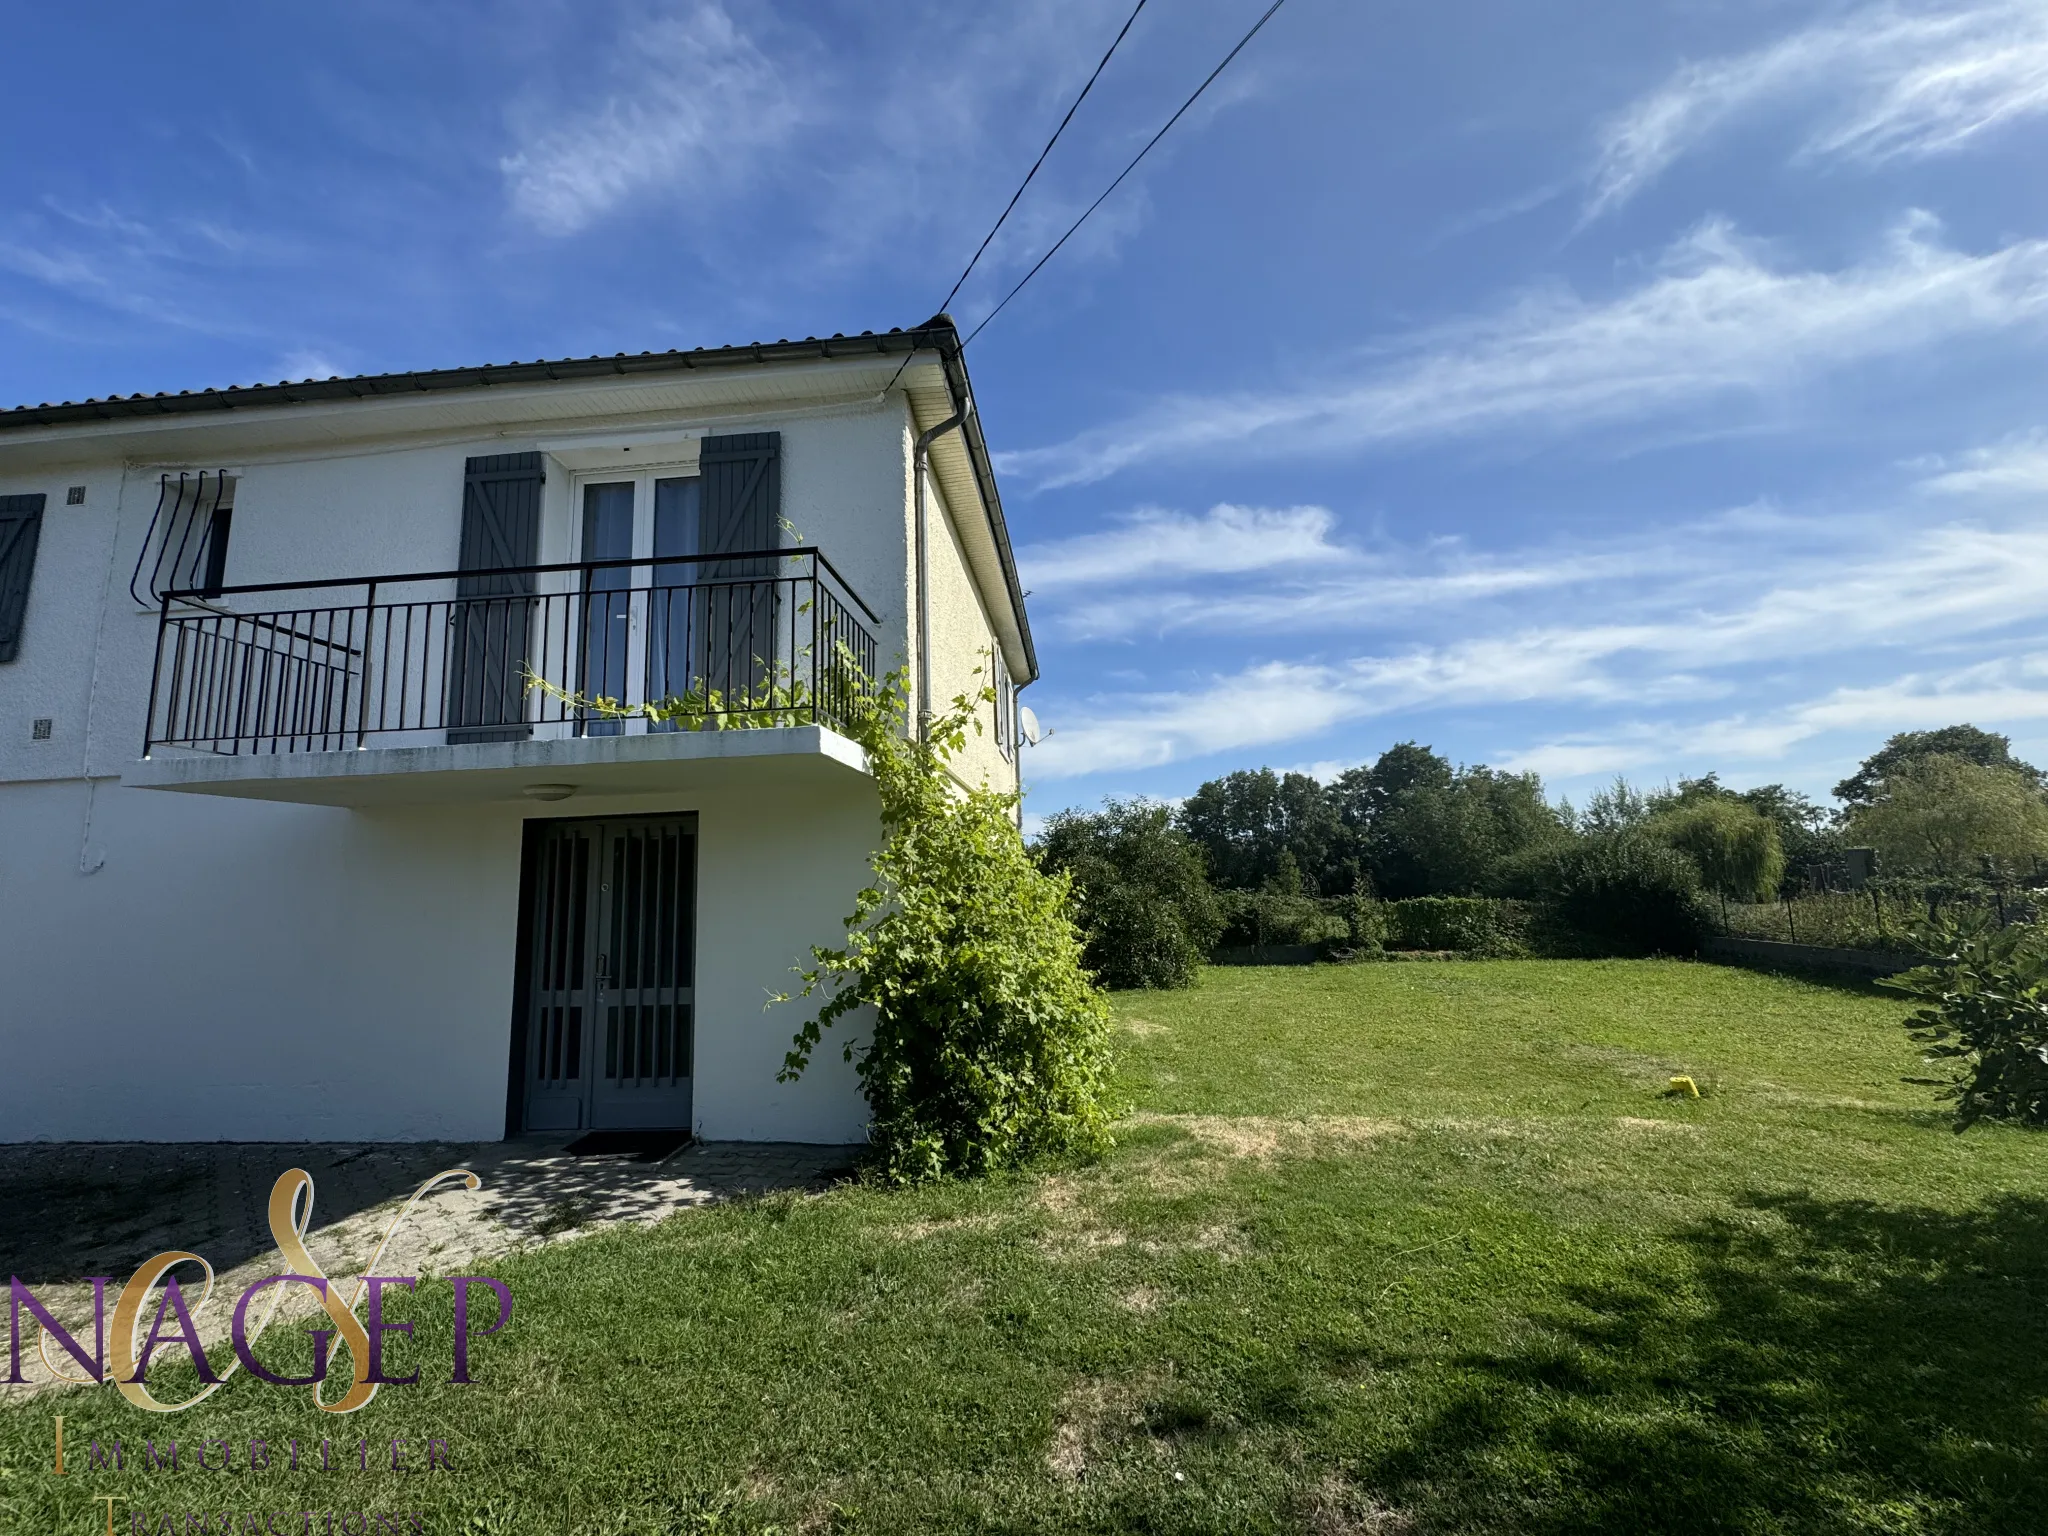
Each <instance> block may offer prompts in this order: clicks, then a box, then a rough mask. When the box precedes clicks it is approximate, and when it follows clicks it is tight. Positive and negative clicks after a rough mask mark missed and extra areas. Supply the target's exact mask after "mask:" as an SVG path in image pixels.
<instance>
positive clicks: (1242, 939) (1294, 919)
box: [1218, 891, 1354, 949]
mask: <svg viewBox="0 0 2048 1536" xmlns="http://www.w3.org/2000/svg"><path fill="white" fill-rule="evenodd" d="M1218 897H1219V901H1220V905H1221V907H1222V912H1223V932H1222V934H1221V936H1220V939H1219V944H1220V947H1222V948H1224V949H1248V948H1251V947H1252V946H1254V945H1259V946H1264V945H1268V944H1321V945H1326V946H1329V945H1345V944H1349V943H1350V942H1351V939H1352V924H1351V921H1350V918H1349V917H1348V916H1347V913H1346V910H1345V909H1347V908H1349V907H1350V906H1352V905H1353V904H1354V898H1351V897H1338V898H1336V899H1333V900H1325V901H1319V900H1317V899H1316V898H1315V897H1313V896H1289V895H1285V894H1283V893H1281V892H1278V891H1222V892H1219V893H1218Z"/></svg>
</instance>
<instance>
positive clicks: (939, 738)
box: [781, 672, 1110, 1183]
mask: <svg viewBox="0 0 2048 1536" xmlns="http://www.w3.org/2000/svg"><path fill="white" fill-rule="evenodd" d="M992 697H993V692H992V690H988V689H983V690H981V691H980V693H978V694H977V695H975V696H972V697H965V696H963V697H961V698H956V699H955V700H954V701H953V705H952V708H951V709H950V710H948V711H947V713H946V714H944V715H943V716H941V717H940V718H938V719H935V720H933V721H932V722H931V725H930V728H929V736H928V739H927V740H926V741H924V742H919V741H917V740H915V739H912V738H908V737H906V735H905V732H904V722H905V719H906V717H907V691H906V689H905V687H904V680H903V675H902V674H901V673H900V672H898V673H895V674H892V675H891V676H890V677H889V678H888V679H886V680H885V682H884V683H883V685H882V686H881V687H879V688H878V689H876V690H875V691H874V693H873V696H872V697H871V698H870V700H869V701H868V702H867V703H866V704H865V705H864V707H863V709H862V711H861V713H860V716H859V718H858V720H857V722H856V723H855V725H854V728H853V731H852V732H851V734H852V735H853V736H854V738H855V739H856V740H858V741H859V742H860V744H861V745H862V746H863V747H865V748H866V749H867V754H868V762H869V766H870V770H871V771H872V773H873V774H874V778H875V784H876V788H877V789H878V790H879V792H880V797H881V814H882V828H883V834H884V836H883V843H882V846H881V848H880V849H879V850H877V851H876V853H875V854H874V855H873V857H872V859H871V860H870V863H871V865H872V867H873V870H874V876H875V878H874V883H873V884H872V885H870V886H868V887H866V888H865V889H863V890H862V891H861V892H860V894H859V896H858V897H857V898H856V899H855V903H854V910H853V914H852V915H851V916H850V917H848V918H847V920H846V930H847V937H846V945H845V947H844V948H843V949H814V950H813V951H812V956H813V959H814V961H815V964H814V965H813V966H812V967H811V968H810V969H809V970H806V971H803V972H801V973H800V975H801V980H802V988H801V991H800V993H799V994H798V995H799V996H804V997H809V996H812V995H813V994H815V993H817V992H819V991H828V992H829V993H830V995H829V997H828V998H827V999H826V1001H825V1003H824V1005H823V1007H821V1008H820V1009H819V1011H818V1013H817V1015H816V1016H815V1017H814V1018H812V1019H811V1020H809V1021H808V1022H807V1023H806V1024H805V1025H804V1026H803V1028H802V1029H801V1030H799V1031H798V1033H797V1036H796V1039H795V1042H794V1043H793V1045H792V1046H791V1049H790V1051H789V1054H788V1056H787V1058H786V1059H785V1061H784V1065H783V1070H782V1073H781V1077H782V1079H783V1080H784V1081H789V1080H792V1079H794V1078H796V1077H797V1076H799V1075H800V1074H801V1073H802V1072H803V1071H804V1069H805V1067H806V1066H807V1065H808V1064H809V1062H810V1057H811V1053H812V1051H813V1050H815V1049H816V1047H817V1046H818V1044H819V1042H820V1040H821V1038H822V1036H823V1032H824V1031H825V1030H826V1029H829V1028H830V1027H831V1026H832V1025H833V1024H834V1023H836V1022H838V1021H839V1020H840V1019H842V1018H844V1017H845V1016H846V1015H847V1014H848V1013H850V1012H852V1011H853V1010H854V1009H856V1008H860V1007H867V1008H871V1009H872V1010H873V1014H874V1031H873V1036H872V1039H871V1040H870V1041H869V1043H868V1045H867V1046H866V1048H865V1049H863V1050H862V1051H860V1053H859V1056H858V1065H859V1072H860V1081H861V1087H862V1089H863V1090H864V1091H865V1093H866V1095H867V1100H868V1105H869V1107H870V1109H871V1110H872V1112H873V1121H872V1124H871V1126H870V1128H869V1140H870V1143H871V1147H872V1155H873V1160H874V1166H875V1169H876V1171H877V1172H878V1173H879V1174H880V1176H881V1177H883V1178H884V1179H886V1180H889V1181H891V1182H896V1183H906V1182H912V1181H916V1180H920V1179H928V1178H933V1177H938V1176H942V1175H948V1174H963V1175H974V1174H981V1173H985V1172H988V1171H991V1170H994V1169H997V1168H1002V1167H1007V1166H1014V1165H1017V1164H1020V1163H1024V1162H1028V1161H1031V1160H1033V1159H1036V1158H1039V1157H1042V1156H1047V1155H1053V1154H1084V1155H1085V1154H1092V1153H1097V1152H1100V1151H1102V1150H1103V1149H1105V1148H1106V1147H1107V1146H1108V1145H1109V1128H1108V1127H1109V1118H1110V1105H1109V1091H1108V1079H1109V1067H1110V1058H1109V1008H1108V1004H1107V1002H1106V1001H1105V999H1104V998H1103V995H1102V993H1101V992H1100V991H1098V990H1097V989H1096V987H1095V985H1094V983H1093V982H1092V981H1091V980H1090V979H1089V976H1088V973H1087V971H1086V970H1085V969H1084V968H1083V966H1082V962H1081V940H1080V936H1079V935H1078V934H1077V933H1076V932H1075V930H1074V924H1073V921H1072V919H1071V917H1070V916H1069V885H1068V881H1067V878H1066V877H1065V876H1064V875H1048V874H1046V873H1045V872H1044V871H1042V870H1041V869H1040V868H1039V867H1038V865H1037V863H1036V862H1035V861H1034V860H1033V859H1032V857H1031V854H1030V852H1029V851H1028V850H1027V849H1026V848H1025V846H1024V840H1023V838H1022V837H1021V836H1020V835H1019V834H1018V831H1017V825H1016V808H1017V796H1016V795H1015V794H998V793H996V792H994V791H992V790H988V789H969V790H967V791H965V792H964V793H963V792H962V791H961V790H960V789H959V787H958V786H957V784H956V783H955V781H954V780H953V778H952V776H951V775H950V774H949V773H948V772H947V768H946V765H947V762H948V761H949V760H950V759H951V758H952V757H953V756H954V755H955V754H956V753H958V752H959V750H960V749H961V747H962V746H963V745H964V744H965V740H966V734H965V733H966V730H967V728H968V727H969V725H970V724H971V725H972V726H973V728H974V729H975V730H976V731H979V730H980V729H981V726H980V723H979V720H978V719H977V718H976V711H977V710H978V709H979V708H980V707H981V706H983V705H985V704H987V703H988V702H989V700H990V699H991V698H992ZM846 1057H847V1059H848V1060H850V1061H851V1060H854V1059H855V1050H854V1046H853V1044H852V1043H851V1042H849V1043H848V1045H847V1047H846Z"/></svg>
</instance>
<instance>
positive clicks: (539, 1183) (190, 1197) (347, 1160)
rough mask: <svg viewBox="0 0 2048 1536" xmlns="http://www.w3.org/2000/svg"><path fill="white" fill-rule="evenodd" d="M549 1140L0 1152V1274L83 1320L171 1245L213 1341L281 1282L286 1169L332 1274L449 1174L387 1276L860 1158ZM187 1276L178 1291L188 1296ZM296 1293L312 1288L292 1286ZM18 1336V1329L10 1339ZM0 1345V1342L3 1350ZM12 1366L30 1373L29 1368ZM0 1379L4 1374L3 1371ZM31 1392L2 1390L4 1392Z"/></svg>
mask: <svg viewBox="0 0 2048 1536" xmlns="http://www.w3.org/2000/svg"><path fill="white" fill-rule="evenodd" d="M563 1145H564V1143H563V1142H562V1141H561V1140H559V1139H549V1140H534V1139H528V1140H521V1141H500V1142H483V1143H475V1142H471V1143H449V1142H438V1143H432V1142H426V1143H423V1142H408V1143H373V1144H367V1145H357V1146H347V1145H336V1144H333V1143H317V1144H306V1143H298V1144H292V1143H259V1142H209V1143H192V1142H177V1143H163V1142H157V1143H147V1142H125V1143H110V1142H68V1143H16V1144H12V1145H0V1277H4V1276H9V1275H19V1276H20V1277H21V1279H22V1280H23V1281H24V1282H25V1283H27V1284H29V1285H30V1286H32V1287H33V1288H34V1289H35V1292H36V1294H37V1296H38V1297H39V1298H41V1299H43V1300H44V1301H45V1302H46V1303H47V1304H50V1305H52V1306H53V1308H54V1309H55V1311H56V1312H57V1315H58V1316H59V1317H60V1318H63V1319H66V1320H67V1321H68V1320H70V1319H74V1318H75V1319H78V1320H81V1321H85V1322H86V1323H87V1325H88V1327H89V1326H90V1317H91V1291H90V1288H89V1287H88V1286H86V1285H84V1284H82V1283H81V1282H83V1281H84V1280H86V1279H87V1278H89V1277H91V1276H94V1275H106V1276H109V1277H111V1280H112V1283H111V1284H110V1285H109V1287H108V1290H109V1293H110V1294H109V1298H108V1301H109V1305H110V1306H111V1304H112V1294H111V1293H113V1292H114V1291H117V1290H118V1289H119V1287H120V1286H121V1285H122V1284H123V1283H124V1282H125V1281H126V1280H127V1277H128V1276H129V1275H130V1274H132V1273H134V1271H135V1268H136V1266H137V1265H139V1264H141V1263H142V1262H143V1261H144V1260H145V1259H147V1258H149V1257H150V1256H151V1255H153V1254H157V1253H162V1252H165V1251H166V1250H169V1249H184V1250H186V1251H188V1252H192V1253H197V1254H199V1255H201V1256H202V1257H204V1258H205V1259H206V1260H207V1261H208V1262H209V1263H211V1264H212V1265H213V1267H214V1270H215V1272H216V1274H218V1275H219V1276H220V1277H221V1281H222V1286H221V1292H222V1293H224V1296H225V1299H221V1293H217V1298H216V1300H215V1301H214V1302H213V1303H212V1304H210V1305H209V1306H208V1307H207V1309H206V1317H205V1318H204V1319H202V1322H201V1332H202V1334H203V1335H205V1336H206V1337H207V1338H208V1339H209V1341H210V1340H212V1339H213V1338H216V1337H224V1336H225V1321H224V1314H225V1312H226V1310H227V1309H228V1308H229V1307H231V1306H232V1305H233V1298H234V1297H235V1296H237V1295H239V1294H240V1292H241V1290H242V1288H243V1287H244V1286H245V1285H247V1284H248V1283H249V1282H250V1281H251V1280H253V1279H256V1278H258V1277H259V1276H262V1275H267V1274H274V1273H277V1272H278V1269H279V1267H280V1266H279V1262H278V1258H277V1253H276V1247H275V1244H274V1243H273V1242H272V1240H271V1236H270V1227H269V1222H268V1220H267V1217H266V1210H267V1206H268V1202H269V1198H270V1190H271V1186H272V1184H273V1183H274V1182H275V1181H276V1179H277V1176H278V1175H279V1174H281V1173H283V1172H284V1171H285V1170H286V1169H288V1168H303V1169H305V1170H306V1171H307V1172H308V1173H310V1174H311V1175H312V1176H313V1192H314V1207H313V1221H312V1227H311V1230H310V1231H309V1233H308V1236H307V1247H308V1248H309V1249H310V1250H311V1251H312V1254H313V1256H314V1258H315V1260H316V1261H317V1262H318V1263H319V1264H320V1266H321V1268H322V1269H323V1270H324V1271H325V1272H326V1273H327V1274H328V1275H329V1276H332V1277H336V1278H340V1277H353V1276H356V1275H360V1274H362V1273H363V1272H364V1269H365V1266H366V1265H367V1264H368V1263H369V1261H370V1258H371V1255H372V1254H373V1253H374V1252H375V1251H376V1248H377V1244H378V1243H379V1241H380V1240H382V1238H383V1236H384V1234H385V1232H386V1231H387V1229H389V1228H390V1226H391V1223H392V1219H393V1218H394V1217H395V1216H397V1214H398V1213H399V1211H400V1209H401V1208H402V1207H403V1205H404V1203H405V1201H406V1199H407V1198H408V1197H409V1196H410V1195H411V1194H412V1192H413V1191H414V1190H415V1189H417V1188H418V1187H419V1186H420V1184H421V1183H422V1182H423V1181H425V1180H427V1179H429V1178H432V1177H433V1176H434V1175H435V1174H437V1173H440V1172H442V1171H443V1170H446V1169H453V1168H467V1169H469V1170H470V1171H471V1172H473V1173H475V1174H476V1175H477V1176H478V1177H479V1178H480V1179H481V1180H482V1187H481V1188H479V1189H477V1190H475V1191H470V1190H468V1189H465V1188H464V1187H463V1185H462V1183H461V1181H459V1180H451V1181H449V1183H448V1184H446V1185H444V1186H442V1187H441V1188H440V1189H438V1190H437V1191H435V1192H434V1193H433V1194H431V1195H429V1196H427V1197H426V1198H425V1199H424V1200H422V1201H421V1202H420V1203H419V1204H418V1205H417V1206H416V1207H415V1208H414V1209H413V1211H412V1213H411V1214H410V1215H409V1216H407V1217H406V1218H405V1220H404V1221H403V1223H401V1224H400V1226H399V1227H398V1229H397V1232H396V1234H395V1236H393V1238H392V1239H391V1242H390V1245H389V1247H388V1248H386V1250H385V1253H384V1256H383V1258H382V1259H380V1260H379V1261H378V1264H377V1270H378V1272H379V1273H381V1274H387V1275H437V1274H438V1275H445V1274H460V1273H465V1272H468V1273H475V1272H478V1271H477V1268H476V1267H477V1266H478V1265H480V1264H482V1263H483V1262H484V1261H486V1260H489V1259H491V1258H493V1257H496V1256H498V1255H501V1254H504V1253H507V1252H510V1251H512V1250H515V1249H519V1248H526V1247H532V1246H535V1245H537V1244H541V1243H546V1242H553V1241H560V1240H562V1239H564V1238H567V1237H570V1236H573V1235H576V1234H578V1233H583V1232H589V1231H593V1230H596V1229H598V1228H602V1227H607V1226H615V1225H618V1224H620V1223H623V1222H635V1223H640V1224H648V1223H652V1222H656V1221H659V1220H661V1219H662V1218H664V1217H666V1216H670V1215H673V1214H675V1213H676V1212H678V1211H682V1210H687V1209H690V1208H693V1207H696V1206H701V1205H709V1204H712V1203H714V1202H716V1201H720V1200H729V1199H733V1198H736V1197H739V1196H744V1195H750V1194H762V1193H768V1192H771V1191H774V1190H784V1189H804V1188H817V1187H821V1186H823V1185H825V1184H827V1183H830V1182H832V1181H833V1180H834V1179H836V1178H838V1177H841V1176H843V1174H844V1172H845V1171H846V1170H847V1168H848V1167H849V1165H850V1163H851V1161H852V1158H853V1154H854V1152H855V1151H856V1150H857V1149H856V1148H851V1147H820V1146H807V1145H800V1144H795V1143H780V1142H708V1143H706V1142H698V1143H693V1144H692V1145H690V1146H688V1147H685V1148H683V1149H682V1150H680V1151H678V1152H675V1153H673V1154H671V1155H670V1156H669V1157H667V1158H665V1159H664V1160H662V1161H661V1162H658V1163H642V1162H638V1161H636V1160H634V1159H633V1158H632V1157H630V1156H600V1157H570V1156H568V1155H567V1154H566V1153H564V1152H563V1150H562V1147H563ZM196 1281H197V1275H196V1272H190V1271H181V1272H180V1282H181V1284H189V1285H193V1286H194V1288H195V1289H196ZM287 1289H288V1290H289V1291H291V1292H292V1293H294V1295H293V1300H292V1301H291V1302H288V1303H287V1305H286V1307H285V1308H284V1309H283V1310H281V1311H280V1313H279V1316H280V1317H281V1318H283V1317H289V1316H292V1315H294V1314H295V1313H297V1312H300V1311H304V1310H307V1307H306V1306H305V1305H303V1304H296V1303H297V1298H298V1297H300V1296H304V1297H306V1298H307V1300H308V1301H309V1302H310V1299H311V1293H310V1292H308V1291H307V1290H306V1289H305V1288H304V1287H288V1288H287ZM30 1332H31V1330H29V1329H24V1339H23V1343H24V1346H27V1343H28V1336H29V1334H30ZM5 1347H6V1340H5V1338H4V1337H0V1350H4V1349H5ZM31 1353H32V1350H31V1349H29V1348H27V1347H25V1348H24V1351H23V1354H24V1362H23V1365H24V1372H25V1374H28V1375H30V1376H31V1377H35V1378H39V1379H40V1378H43V1377H44V1372H43V1371H42V1368H41V1365H40V1362H34V1361H31V1360H30V1359H29V1358H27V1357H28V1356H29V1355H30V1354H31ZM4 1374H5V1372H4V1369H0V1375H4ZM26 1390H33V1388H27V1389H25V1388H21V1387H14V1388H0V1399H4V1398H6V1397H14V1396H19V1395H21V1394H22V1393H23V1392H24V1391H26Z"/></svg>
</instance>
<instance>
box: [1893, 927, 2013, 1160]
mask: <svg viewBox="0 0 2048 1536" xmlns="http://www.w3.org/2000/svg"><path fill="white" fill-rule="evenodd" d="M1916 942H1917V943H1918V945H1919V947H1920V948H1921V949H1922V950H1924V951H1925V952H1926V953H1927V956H1928V960H1927V963H1926V964H1925V965H1921V966H1916V967H1915V968H1914V969H1912V970H1910V971H1907V972H1905V973H1903V974H1902V975H1898V976H1893V977H1889V978H1887V979H1886V980H1885V981H1883V982H1880V983H1879V985H1881V986H1886V987H1892V988H1894V989H1896V990H1898V991H1900V992H1904V993H1905V994H1906V995H1907V996H1909V997H1913V998H1916V999H1918V1000H1919V1002H1920V1007H1918V1008H1917V1009H1915V1010H1914V1011H1913V1013H1912V1014H1911V1015H1910V1016H1909V1017H1908V1018H1907V1020H1906V1027H1907V1028H1908V1029H1909V1030H1911V1031H1912V1034H1913V1039H1914V1040H1915V1041H1916V1042H1917V1043H1919V1044H1920V1045H1921V1046H1923V1047H1925V1049H1926V1052H1927V1056H1928V1059H1929V1060H1944V1059H1945V1060H1950V1061H1954V1062H1956V1063H1957V1064H1958V1067H1959V1070H1958V1071H1957V1073H1956V1075H1955V1077H1954V1078H1953V1079H1952V1080H1951V1081H1950V1083H1949V1084H1948V1086H1947V1087H1946V1088H1944V1089H1943V1090H1942V1097H1943V1098H1946V1099H1952V1100H1954V1101H1955V1106H1956V1129H1957V1130H1958V1131H1964V1130H1967V1129H1968V1128H1969V1127H1970V1126H1972V1125H1974V1124H1975V1123H1976V1122H1977V1121H1979V1120H2013V1121H2018V1122H2019V1123H2020V1124H2022V1125H2032V1126H2041V1125H2048V932H2044V931H2043V930H2042V929H2041V928H2039V927H2037V926H2034V925H2032V924H2017V923H2016V924H2014V925H2013V926H2012V927H2010V928H2003V929H2001V928H1999V927H1998V926H1997V924H1996V923H1995V922H1994V921H1992V920H1991V919H1990V918H1989V917H1988V916H1986V915H1985V914H1983V913H1978V912H1970V913H1961V914H1951V913H1945V914H1943V915H1941V916H1938V917H1936V918H1935V919H1933V920H1932V921H1931V922H1930V923H1928V924H1927V925H1926V927H1924V928H1923V929H1922V930H1920V932H1919V933H1918V934H1917V935H1916Z"/></svg>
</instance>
